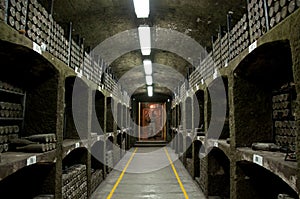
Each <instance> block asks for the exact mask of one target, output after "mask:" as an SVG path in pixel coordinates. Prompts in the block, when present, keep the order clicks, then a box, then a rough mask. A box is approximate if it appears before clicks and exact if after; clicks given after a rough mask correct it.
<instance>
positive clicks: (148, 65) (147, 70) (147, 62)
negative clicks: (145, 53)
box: [143, 59, 152, 75]
mask: <svg viewBox="0 0 300 199" xmlns="http://www.w3.org/2000/svg"><path fill="white" fill-rule="evenodd" d="M143 64H144V70H145V74H146V75H152V61H151V60H149V59H145V60H144V61H143Z"/></svg>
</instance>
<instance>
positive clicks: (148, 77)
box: [146, 75, 153, 86]
mask: <svg viewBox="0 0 300 199" xmlns="http://www.w3.org/2000/svg"><path fill="white" fill-rule="evenodd" d="M146 84H147V85H148V86H151V85H152V84H153V79H152V76H151V75H146Z"/></svg>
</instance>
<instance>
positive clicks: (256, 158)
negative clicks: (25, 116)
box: [253, 154, 263, 166]
mask: <svg viewBox="0 0 300 199" xmlns="http://www.w3.org/2000/svg"><path fill="white" fill-rule="evenodd" d="M253 162H254V163H256V164H258V165H260V166H263V157H262V156H260V155H256V154H254V155H253Z"/></svg>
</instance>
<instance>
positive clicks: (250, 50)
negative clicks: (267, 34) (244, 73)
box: [249, 41, 257, 53]
mask: <svg viewBox="0 0 300 199" xmlns="http://www.w3.org/2000/svg"><path fill="white" fill-rule="evenodd" d="M256 47H257V41H255V42H253V43H252V44H251V45H250V46H249V53H251V52H252V51H253V50H254V49H255V48H256Z"/></svg>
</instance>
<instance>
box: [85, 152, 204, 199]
mask: <svg viewBox="0 0 300 199" xmlns="http://www.w3.org/2000/svg"><path fill="white" fill-rule="evenodd" d="M167 150H168V153H169V155H170V158H171V159H172V160H173V161H175V162H174V166H175V168H176V171H177V173H178V176H179V178H180V180H181V182H182V184H183V186H184V188H185V190H186V193H187V195H188V198H191V199H193V198H197V199H198V198H199V199H201V198H202V199H204V198H205V196H204V194H203V193H202V191H201V190H200V189H199V187H198V186H197V185H196V184H195V182H194V181H193V179H192V178H191V176H190V175H189V174H188V172H187V171H186V169H185V168H184V166H183V165H182V163H181V162H180V161H179V160H176V158H177V155H176V154H175V153H174V152H173V150H171V149H170V148H167ZM132 152H133V150H131V151H130V152H127V153H126V155H125V156H124V158H122V159H121V161H120V162H119V164H118V165H116V167H115V169H114V170H113V171H112V172H111V173H110V174H109V175H108V177H107V178H106V180H105V181H104V182H102V183H101V185H100V186H99V187H98V188H97V189H96V191H95V192H94V194H93V195H92V197H91V198H92V199H104V198H105V199H106V198H107V196H108V195H109V193H110V192H111V190H112V189H113V186H114V185H115V183H116V182H117V180H118V178H119V176H120V174H121V173H122V170H123V169H124V168H125V166H126V164H127V162H128V160H129V159H130V156H131V155H132ZM112 198H113V199H135V198H143V199H180V198H186V197H185V196H184V194H183V191H182V189H181V188H180V185H179V183H178V181H177V179H176V176H175V174H174V172H173V169H172V167H171V165H170V164H169V160H168V158H167V155H166V152H165V150H164V149H163V148H152V147H144V148H138V150H137V152H136V153H135V155H134V157H133V159H132V161H131V163H130V164H129V166H128V168H127V170H126V172H125V174H124V176H123V178H122V180H121V181H120V183H119V185H118V186H117V188H116V190H115V192H114V193H113V196H112Z"/></svg>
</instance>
